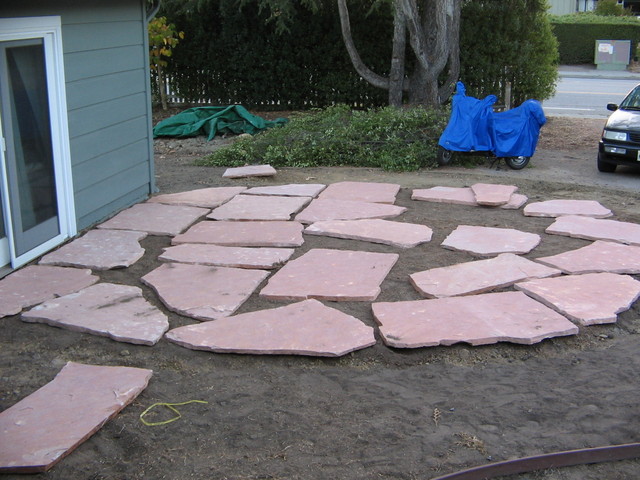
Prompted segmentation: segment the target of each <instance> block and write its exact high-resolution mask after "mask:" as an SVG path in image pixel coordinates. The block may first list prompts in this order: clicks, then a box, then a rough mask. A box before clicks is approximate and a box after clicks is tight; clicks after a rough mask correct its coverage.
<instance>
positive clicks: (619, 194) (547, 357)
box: [0, 118, 640, 480]
mask: <svg viewBox="0 0 640 480" xmlns="http://www.w3.org/2000/svg"><path fill="white" fill-rule="evenodd" d="M602 123H603V122H602V121H598V120H584V119H583V120H576V119H566V118H552V119H550V121H549V123H548V124H547V125H546V126H545V128H544V129H543V133H542V137H541V141H540V143H539V150H538V152H537V154H536V156H535V157H534V159H533V160H532V162H531V167H530V168H526V169H525V170H523V171H519V172H516V171H512V170H509V169H507V168H506V167H503V166H501V165H498V166H496V165H494V166H491V165H490V163H487V165H486V166H483V167H480V168H477V169H473V170H469V169H464V168H461V167H457V166H452V167H448V168H441V169H437V170H433V171H420V172H412V173H389V172H382V171H379V170H369V169H353V168H332V169H325V168H314V169H282V170H280V171H279V172H278V174H277V175H276V176H275V177H274V178H270V179H252V180H246V179H245V180H225V179H222V177H221V175H222V172H223V169H219V168H206V167H195V166H193V165H192V162H193V160H194V159H195V158H196V157H198V156H200V155H203V154H204V153H206V151H208V150H210V149H212V148H217V146H219V144H220V143H224V142H228V141H231V140H229V139H222V140H216V141H215V142H214V143H213V144H211V143H206V142H204V141H202V140H200V139H192V140H183V141H177V140H157V141H156V180H157V186H158V188H159V190H160V192H161V193H170V192H177V191H184V190H189V189H196V188H203V187H207V186H223V185H247V186H257V185H270V184H285V183H294V182H296V183H302V182H310V183H327V184H328V183H332V182H337V181H342V180H352V181H353V180H361V181H376V182H394V183H399V184H400V185H402V187H403V188H402V189H401V191H400V194H399V196H398V201H397V204H399V205H404V206H407V207H408V208H409V210H408V211H407V212H406V213H405V214H403V215H402V217H400V218H399V221H405V222H414V223H423V224H426V225H428V226H430V227H431V228H432V229H433V230H434V237H433V240H432V241H431V242H430V243H428V244H424V245H420V246H418V247H415V248H413V249H409V250H407V251H404V250H403V251H401V252H398V249H395V248H393V247H389V246H383V245H376V244H371V243H366V242H357V241H349V240H340V239H332V238H325V237H318V236H307V237H305V244H304V245H303V246H302V247H300V248H299V249H298V251H297V252H296V256H297V255H301V254H302V253H304V252H306V251H308V250H309V249H312V248H338V249H352V250H357V249H360V250H368V251H377V252H392V251H393V252H398V253H400V255H401V257H400V260H399V262H398V263H397V264H396V266H395V267H394V268H393V269H392V271H391V273H390V274H389V276H388V277H387V279H386V280H385V282H384V283H383V285H382V294H381V295H380V297H379V298H378V301H399V300H410V299H415V300H417V299H419V298H420V296H419V295H418V294H417V292H416V291H415V290H414V289H413V287H412V286H411V285H410V284H409V281H408V275H409V274H410V273H414V272H417V271H421V270H426V269H428V268H432V267H437V266H445V265H451V264H455V263H460V262H464V261H470V260H473V257H471V256H470V255H467V254H465V253H461V252H453V251H449V250H445V249H443V248H442V247H440V243H441V242H442V241H443V240H444V238H445V237H446V235H448V234H449V233H450V232H451V231H452V230H453V229H454V228H455V226H457V225H461V224H468V225H486V226H496V227H509V228H515V229H519V230H524V231H528V232H533V233H538V234H540V235H541V236H542V238H543V240H542V243H541V245H540V246H539V247H538V248H536V249H535V250H534V251H533V252H532V253H530V254H528V255H526V257H528V258H537V257H541V256H546V255H551V254H555V253H560V252H563V251H566V250H571V249H574V248H578V247H581V246H584V245H586V244H588V242H587V241H584V240H579V239H571V238H567V237H560V236H554V235H547V234H545V233H544V230H545V228H546V227H547V226H549V225H550V224H551V223H552V219H545V218H532V217H524V216H523V215H522V213H521V211H510V210H495V209H490V210H489V209H482V208H473V207H464V206H456V205H443V204H430V203H426V202H413V201H411V200H410V194H411V190H412V189H413V188H428V187H431V186H436V185H450V186H468V185H472V184H473V183H476V182H493V183H508V184H514V185H517V186H518V187H519V189H520V192H521V193H524V194H525V195H528V196H529V198H530V201H536V200H549V199H554V198H574V199H594V200H598V201H600V202H601V203H602V204H604V205H605V206H607V207H609V208H611V209H612V210H613V211H614V213H615V217H614V218H615V219H618V220H623V221H631V222H636V223H640V198H639V197H640V196H639V194H638V191H639V187H638V186H639V185H640V183H636V184H635V185H636V188H635V190H634V189H633V188H632V187H628V186H627V184H626V183H624V182H623V183H622V184H618V183H616V181H615V179H614V180H610V178H611V176H609V177H608V178H607V177H602V175H601V174H597V172H595V173H594V171H595V152H596V149H597V147H596V145H597V140H598V137H599V135H600V130H601V128H602ZM615 175H618V173H616V174H615ZM620 177H621V178H624V179H632V180H633V179H635V181H636V182H640V173H638V172H637V171H635V172H634V171H632V170H629V171H626V170H625V171H624V172H621V174H620ZM599 179H600V180H599ZM602 182H604V183H602ZM607 182H609V183H607ZM611 183H612V184H611ZM169 244H170V239H169V238H166V237H149V238H147V239H146V240H144V242H143V246H144V247H145V248H146V250H147V253H146V255H145V256H144V258H143V259H141V260H140V261H138V262H137V263H136V264H135V265H133V266H132V267H130V268H128V269H122V270H114V271H110V272H103V273H99V275H100V277H101V279H102V280H103V281H109V282H115V283H123V284H130V285H136V286H139V287H141V288H142V289H143V290H144V292H145V296H146V297H147V299H148V300H149V301H150V302H152V303H153V304H154V305H156V306H157V307H158V308H161V309H162V310H163V311H165V313H166V314H167V315H168V317H169V320H170V323H171V327H172V328H174V327H177V326H181V325H186V324H190V323H193V322H194V320H192V319H189V318H186V317H182V316H180V315H177V314H175V313H172V312H170V311H168V310H167V309H166V308H165V307H164V306H163V305H162V304H161V303H160V302H159V301H158V299H157V298H156V296H155V295H154V294H153V292H151V291H150V290H149V289H148V288H147V287H145V286H144V285H142V284H141V282H140V280H139V279H140V277H141V276H143V275H144V274H146V273H147V272H149V271H150V270H152V269H154V268H156V267H157V266H158V265H159V262H158V261H157V256H158V254H159V253H161V251H162V248H164V247H167V246H168V245H169ZM635 278H636V279H638V280H640V277H639V276H635ZM329 304H330V306H332V307H334V308H337V309H340V310H342V311H344V312H346V313H348V314H350V315H353V316H355V317H357V318H359V319H361V320H362V321H363V322H365V323H366V324H368V325H372V326H373V325H374V321H373V318H372V315H371V308H370V304H368V303H367V302H329ZM280 305H282V304H281V303H279V302H273V301H266V300H263V299H261V298H259V296H258V295H253V296H252V297H251V298H250V299H249V301H248V302H247V303H245V304H244V305H243V306H242V308H241V309H240V312H248V311H255V310H259V309H264V308H271V307H275V306H280ZM2 322H3V327H4V328H3V329H2V331H1V333H0V348H1V350H0V368H1V372H2V374H1V377H2V389H1V390H0V393H1V398H0V410H3V409H5V408H7V407H9V406H10V405H13V404H14V403H16V402H17V401H18V400H20V399H21V398H23V397H25V396H26V395H28V394H30V393H31V392H33V391H34V390H36V389H37V388H39V387H40V386H41V385H43V384H44V383H46V382H48V381H50V380H51V379H52V378H53V377H54V376H55V374H56V373H57V372H58V371H59V370H60V368H61V367H62V366H63V365H64V364H65V363H66V362H67V361H76V362H83V363H92V364H103V365H127V366H136V367H144V368H151V369H153V371H154V376H153V378H152V380H151V382H150V385H149V387H148V388H147V389H146V390H145V391H144V392H143V393H142V395H140V397H138V399H137V400H136V401H135V402H134V403H133V404H132V405H130V406H129V407H127V408H126V409H125V410H124V411H123V412H122V413H121V414H119V415H118V416H117V417H116V418H114V419H113V420H111V421H110V422H108V423H107V424H106V425H105V426H104V427H103V428H102V429H101V430H100V431H99V432H98V433H96V434H95V435H94V436H93V437H91V438H90V439H89V440H88V441H86V442H85V443H84V444H83V445H81V446H80V447H79V448H78V449H77V450H76V451H75V452H74V453H72V454H71V455H70V456H69V457H67V458H66V459H64V460H63V461H62V462H61V463H60V464H58V465H57V466H56V467H54V468H53V469H52V470H51V471H50V472H49V473H47V474H40V475H34V476H32V477H30V478H37V479H40V478H42V479H51V480H58V479H60V480H62V479H64V480H69V479H87V480H90V479H91V480H107V479H108V480H115V479H118V480H120V479H122V480H124V479H142V478H144V479H175V480H178V479H190V478H194V479H238V480H240V479H314V480H315V479H325V478H333V479H374V478H383V479H425V480H427V479H431V478H434V477H437V476H440V475H444V474H446V473H450V472H454V471H457V470H459V469H462V468H468V467H471V466H475V465H481V464H486V463H489V462H492V461H501V460H506V459H512V458H517V457H523V456H530V455H537V454H542V453H550V452H554V451H560V450H570V449H578V448H584V447H596V446H605V445H611V444H624V443H630V442H638V441H640V438H639V434H638V432H640V416H639V415H638V393H637V392H638V378H639V375H640V356H639V355H638V349H639V347H640V335H639V333H640V302H636V303H635V305H634V306H633V307H632V308H631V309H630V310H629V311H626V312H624V313H622V314H620V315H619V319H618V322H617V323H616V324H613V325H604V326H592V327H587V328H581V329H580V333H579V334H578V335H576V336H573V337H565V338H558V339H551V340H546V341H543V342H541V343H539V344H536V345H533V346H522V345H513V344H507V343H502V344H496V345H489V346H483V347H470V346H468V345H465V344H459V345H455V346H451V347H436V348H422V349H416V350H399V349H391V348H388V347H386V346H384V345H383V343H382V342H381V341H380V340H379V341H378V343H377V344H376V345H375V346H373V347H370V348H367V349H364V350H360V351H357V352H354V353H352V354H350V355H347V356H345V357H343V358H339V359H324V358H308V357H296V356H253V355H229V354H211V353H205V352H196V351H191V350H187V349H184V348H182V347H179V346H177V345H174V344H171V343H169V342H167V341H164V340H162V341H161V342H159V343H158V344H157V345H156V346H154V347H145V346H136V345H128V344H125V343H117V342H114V341H111V340H108V339H106V338H101V337H94V336H91V335H82V334H79V333H74V332H68V331H65V330H60V329H54V328H51V327H49V326H45V325H38V324H28V323H23V322H21V321H20V317H19V316H18V315H16V316H13V317H9V318H4V319H3V320H2ZM191 399H197V400H204V401H207V402H208V404H192V405H188V406H185V407H181V412H182V414H183V416H182V418H181V419H180V420H179V421H177V422H174V423H171V424H168V425H165V426H157V427H148V426H145V425H143V424H142V423H141V422H140V420H139V418H138V417H139V415H140V413H142V411H143V410H144V409H145V408H146V407H148V406H149V405H151V404H152V403H155V402H183V401H187V400H191ZM51 415H55V412H51ZM161 418H162V417H161V415H158V416H157V417H156V418H155V419H161ZM148 419H150V418H148ZM4 478H7V479H9V478H11V479H13V478H21V477H20V476H17V475H15V476H14V475H7V476H4ZM509 478H511V479H512V480H515V479H517V480H524V479H533V478H535V479H547V480H551V479H553V480H560V479H562V480H596V479H598V480H602V479H607V480H615V479H631V478H640V460H627V461H620V462H612V463H604V464H599V465H591V466H576V467H570V468H564V469H555V470H548V471H544V472H539V473H535V474H526V475H525V474H523V475H519V476H512V477H509Z"/></svg>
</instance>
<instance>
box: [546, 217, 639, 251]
mask: <svg viewBox="0 0 640 480" xmlns="http://www.w3.org/2000/svg"><path fill="white" fill-rule="evenodd" d="M545 231H546V232H547V233H552V234H556V235H565V236H568V237H575V238H584V239H587V240H613V241H614V242H620V243H626V244H629V245H640V224H637V223H630V222H620V221H618V220H606V219H597V218H590V217H584V216H579V215H567V216H563V217H558V218H556V220H555V222H553V223H552V224H551V225H550V226H549V227H547V229H546V230H545Z"/></svg>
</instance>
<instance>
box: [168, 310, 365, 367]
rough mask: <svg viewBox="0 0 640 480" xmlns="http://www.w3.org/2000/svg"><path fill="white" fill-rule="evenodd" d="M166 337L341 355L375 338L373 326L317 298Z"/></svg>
mask: <svg viewBox="0 0 640 480" xmlns="http://www.w3.org/2000/svg"><path fill="white" fill-rule="evenodd" d="M167 339H168V340H169V341H171V342H174V343H177V344H178V345H181V346H183V347H186V348H191V349H194V350H207V351H211V352H219V353H253V354H259V355H267V354H277V355H311V356H320V357H340V356H342V355H346V354H347V353H349V352H353V351H355V350H359V349H361V348H366V347H370V346H371V345H374V344H375V343H376V340H375V337H374V334H373V328H371V327H369V326H367V325H365V324H364V323H362V322H361V321H360V320H358V319H357V318H355V317H352V316H350V315H346V314H344V313H342V312H340V311H339V310H335V309H333V308H329V307H326V306H325V305H323V304H322V303H320V302H319V301H317V300H304V301H302V302H298V303H294V304H292V305H287V306H285V307H279V308H274V309H270V310H261V311H257V312H250V313H244V314H241V315H234V316H232V317H227V318H224V319H220V320H215V321H212V322H204V323H200V324H198V325H187V326H184V327H179V328H176V329H174V330H171V331H170V332H169V333H167Z"/></svg>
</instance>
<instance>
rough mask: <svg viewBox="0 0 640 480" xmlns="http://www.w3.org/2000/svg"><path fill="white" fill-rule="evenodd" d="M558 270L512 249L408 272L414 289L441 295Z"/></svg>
mask: <svg viewBox="0 0 640 480" xmlns="http://www.w3.org/2000/svg"><path fill="white" fill-rule="evenodd" d="M560 274H561V272H560V270H557V269H555V268H550V267H546V266H544V265H540V264H539V263H536V262H532V261H531V260H527V259H526V258H524V257H520V256H518V255H514V254H513V253H501V254H500V255H498V256H497V257H495V258H490V259H487V260H477V261H475V262H466V263H459V264H457V265H452V266H449V267H441V268H433V269H430V270H425V271H423V272H417V273H413V274H411V275H409V279H410V280H411V284H412V285H413V286H414V287H415V288H416V290H418V292H420V293H421V294H422V295H424V296H425V297H427V298H442V297H452V296H457V295H471V294H475V293H483V292H488V291H490V290H495V289H497V288H503V287H508V286H509V285H513V284H514V283H516V282H519V281H523V280H528V279H530V278H543V277H552V276H557V275H560Z"/></svg>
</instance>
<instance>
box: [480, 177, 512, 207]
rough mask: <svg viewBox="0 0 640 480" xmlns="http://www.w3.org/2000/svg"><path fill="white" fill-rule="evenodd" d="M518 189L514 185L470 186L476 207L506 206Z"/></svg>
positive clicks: (486, 184) (484, 184)
mask: <svg viewBox="0 0 640 480" xmlns="http://www.w3.org/2000/svg"><path fill="white" fill-rule="evenodd" d="M517 190H518V187H516V186H514V185H497V184H493V183H476V184H474V185H471V191H472V192H473V195H474V196H475V199H476V202H478V205H486V206H489V207H498V206H500V205H506V204H507V203H509V200H511V196H512V195H513V194H514V193H516V191H517Z"/></svg>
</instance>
